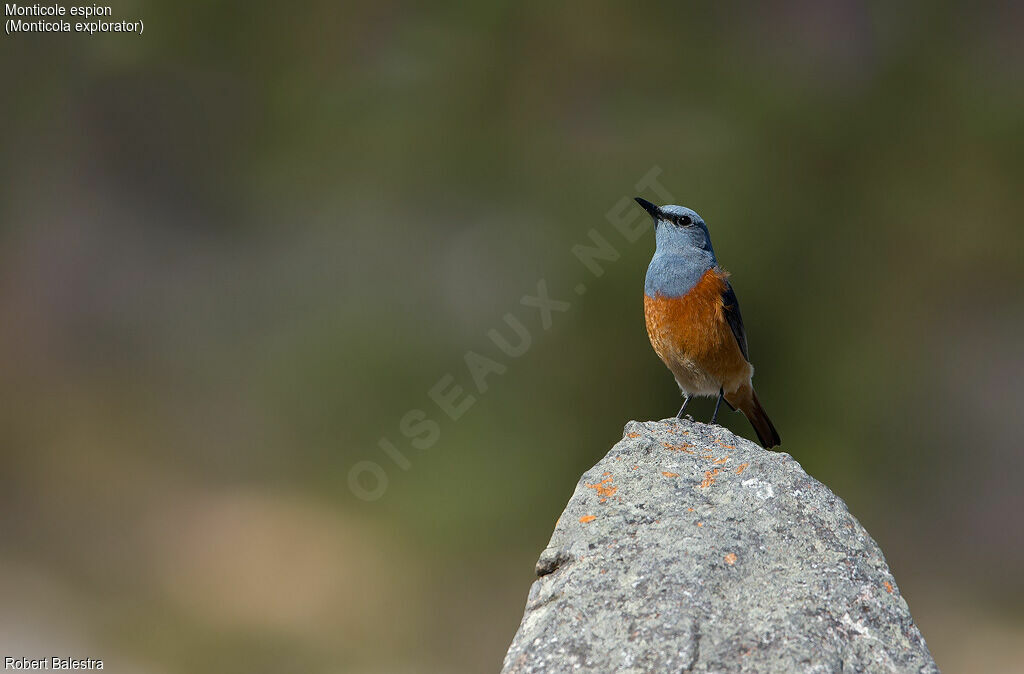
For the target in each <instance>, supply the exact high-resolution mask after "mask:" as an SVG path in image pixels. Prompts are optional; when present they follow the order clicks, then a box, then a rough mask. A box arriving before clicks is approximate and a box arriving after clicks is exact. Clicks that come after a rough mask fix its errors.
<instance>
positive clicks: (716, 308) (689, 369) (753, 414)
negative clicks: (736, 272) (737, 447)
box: [636, 197, 781, 449]
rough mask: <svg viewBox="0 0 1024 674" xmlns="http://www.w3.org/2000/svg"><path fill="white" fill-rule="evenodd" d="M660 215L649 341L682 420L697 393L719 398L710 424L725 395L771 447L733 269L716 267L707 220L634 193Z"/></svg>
mask: <svg viewBox="0 0 1024 674" xmlns="http://www.w3.org/2000/svg"><path fill="white" fill-rule="evenodd" d="M636 202H637V203H638V204H640V205H641V206H642V207H643V208H644V210H645V211H647V212H648V213H649V214H650V216H651V217H652V218H653V219H654V232H655V250H654V256H653V257H652V258H651V263H650V265H649V266H648V267H647V277H646V279H645V281H644V319H645V322H646V324H647V336H648V337H649V338H650V340H651V346H653V347H654V351H655V353H657V354H658V357H659V358H661V360H662V362H664V363H665V365H666V366H667V367H668V369H669V370H670V371H671V372H672V374H673V376H674V377H675V380H676V383H677V384H678V385H679V389H680V391H682V394H683V406H682V407H681V408H680V409H679V413H678V414H677V415H676V418H679V419H681V418H682V417H683V412H684V411H685V410H686V406H687V404H689V402H690V399H691V398H692V397H694V396H717V400H716V402H715V411H714V413H713V414H712V415H711V423H712V424H713V423H715V422H716V420H717V419H718V408H719V407H720V406H721V404H722V400H723V399H724V400H725V402H726V404H728V405H729V407H730V408H732V409H733V410H739V411H740V412H742V413H743V415H744V416H746V417H747V419H748V420H749V421H750V425H751V426H753V427H754V431H755V432H756V433H757V438H758V440H759V441H760V442H761V445H762V446H763V447H765V448H766V449H771V448H772V447H776V446H778V445H779V444H780V443H781V440H780V439H779V433H778V431H776V430H775V426H774V424H772V421H771V419H769V418H768V414H767V413H766V412H765V411H764V408H763V407H762V406H761V402H760V401H759V400H758V399H757V394H756V393H755V392H754V386H753V383H752V381H751V378H752V377H753V376H754V366H753V365H751V364H750V356H749V355H748V353H747V334H746V331H745V330H744V328H743V317H742V316H741V315H740V305H739V301H738V300H737V299H736V293H735V292H734V291H733V289H732V285H731V284H730V283H729V273H728V272H727V271H725V270H724V269H722V268H721V267H720V266H719V265H718V259H717V258H716V257H715V250H714V248H712V246H711V235H710V234H709V232H708V226H707V225H706V224H705V223H704V219H703V218H701V217H700V215H698V214H697V213H696V212H695V211H693V210H691V209H689V208H686V207H685V206H676V205H674V204H673V205H666V206H656V205H655V204H653V203H651V202H650V201H647V200H646V199H642V198H640V197H636Z"/></svg>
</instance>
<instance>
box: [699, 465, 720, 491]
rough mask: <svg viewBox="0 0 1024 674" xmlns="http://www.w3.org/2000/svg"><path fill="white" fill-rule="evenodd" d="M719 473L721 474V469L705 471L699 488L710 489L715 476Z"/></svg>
mask: <svg viewBox="0 0 1024 674" xmlns="http://www.w3.org/2000/svg"><path fill="white" fill-rule="evenodd" d="M720 472H722V469H721V468H715V469H714V470H709V471H706V472H705V473H704V481H703V482H701V483H700V486H701V487H710V486H711V485H713V484H714V483H715V475H718V474H719V473H720Z"/></svg>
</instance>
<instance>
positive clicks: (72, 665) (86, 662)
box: [4, 655, 103, 671]
mask: <svg viewBox="0 0 1024 674" xmlns="http://www.w3.org/2000/svg"><path fill="white" fill-rule="evenodd" d="M4 669H5V670H15V671H32V670H40V669H46V670H50V669H55V670H71V669H103V661H102V660H100V659H99V658H62V657H59V656H56V655H55V656H53V657H52V658H13V657H10V656H7V657H4Z"/></svg>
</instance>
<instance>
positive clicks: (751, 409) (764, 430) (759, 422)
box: [729, 384, 782, 449]
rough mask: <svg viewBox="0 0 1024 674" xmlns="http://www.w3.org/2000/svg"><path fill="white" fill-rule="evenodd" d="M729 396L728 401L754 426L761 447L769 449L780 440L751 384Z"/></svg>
mask: <svg viewBox="0 0 1024 674" xmlns="http://www.w3.org/2000/svg"><path fill="white" fill-rule="evenodd" d="M729 397H730V398H732V400H730V401H729V403H730V404H731V405H732V406H733V407H735V408H736V409H738V410H739V411H740V412H743V416H745V417H746V418H747V420H748V421H749V422H750V425H751V426H753V427H754V432H755V433H757V439H758V440H759V441H760V442H761V446H762V447H764V448H765V449H771V448H772V447H777V446H778V445H779V444H780V443H781V442H782V440H780V439H779V432H778V431H776V430H775V425H774V424H772V420H771V419H769V418H768V413H767V412H765V411H764V408H763V407H761V401H760V400H758V399H757V394H756V393H754V389H753V387H752V386H750V385H749V384H748V385H747V386H744V387H742V388H740V389H739V390H738V391H736V392H735V393H734V394H732V395H731V396H729Z"/></svg>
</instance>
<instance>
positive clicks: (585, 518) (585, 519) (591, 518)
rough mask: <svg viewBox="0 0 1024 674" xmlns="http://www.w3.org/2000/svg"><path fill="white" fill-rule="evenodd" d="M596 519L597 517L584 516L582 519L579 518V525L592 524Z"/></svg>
mask: <svg viewBox="0 0 1024 674" xmlns="http://www.w3.org/2000/svg"><path fill="white" fill-rule="evenodd" d="M596 519H597V515H584V516H583V517H581V518H580V523H581V524H586V523H587V522H593V521H594V520H596Z"/></svg>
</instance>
